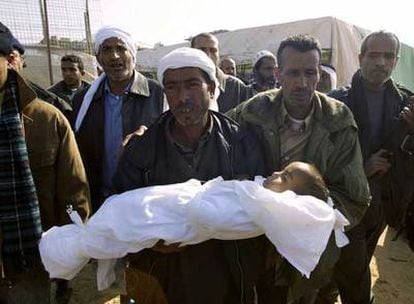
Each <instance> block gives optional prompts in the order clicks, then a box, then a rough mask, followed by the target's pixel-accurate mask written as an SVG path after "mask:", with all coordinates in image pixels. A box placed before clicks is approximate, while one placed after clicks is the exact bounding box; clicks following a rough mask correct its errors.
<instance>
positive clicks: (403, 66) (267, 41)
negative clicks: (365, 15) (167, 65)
mask: <svg viewBox="0 0 414 304" xmlns="http://www.w3.org/2000/svg"><path fill="white" fill-rule="evenodd" d="M301 33H302V34H309V35H311V36H313V37H315V38H317V39H318V40H319V42H320V44H321V46H322V49H323V50H326V51H328V52H331V58H330V60H329V58H328V61H329V62H326V63H329V64H331V65H333V66H334V67H335V69H336V71H337V79H338V87H341V86H345V85H348V84H349V83H350V82H351V78H352V75H353V74H354V73H355V71H356V70H357V69H358V67H359V62H358V54H359V48H360V44H361V42H362V39H363V37H364V36H365V35H366V34H367V33H369V31H368V30H366V29H363V28H361V27H358V26H356V25H353V24H350V23H347V22H344V21H341V20H339V19H337V18H334V17H323V18H317V19H308V20H301V21H295V22H289V23H282V24H275V25H267V26H260V27H254V28H246V29H239V30H234V31H229V32H223V33H217V34H216V37H217V39H218V40H219V44H220V55H221V56H223V57H224V56H229V57H231V58H233V59H234V60H235V61H236V63H237V64H241V63H247V64H251V63H252V62H253V58H254V55H255V54H256V53H257V52H258V51H260V50H269V51H271V52H272V53H274V54H276V53H277V49H278V47H279V44H280V42H281V41H282V40H283V39H284V38H286V37H288V36H290V35H295V34H301ZM182 46H189V42H184V43H180V44H175V45H170V46H166V47H159V48H154V49H147V50H142V51H139V52H138V54H137V66H138V69H139V70H143V71H155V69H156V66H157V62H158V60H159V59H160V58H161V57H163V56H164V55H165V54H167V53H168V52H170V51H172V50H173V49H176V48H178V47H182ZM413 71H414V48H412V47H409V46H403V48H402V52H401V60H400V64H399V65H398V66H397V68H396V71H395V78H396V80H397V81H399V83H401V84H402V85H405V86H407V87H408V88H413V87H414V81H413V78H414V72H413Z"/></svg>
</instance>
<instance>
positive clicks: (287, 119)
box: [281, 98, 315, 133]
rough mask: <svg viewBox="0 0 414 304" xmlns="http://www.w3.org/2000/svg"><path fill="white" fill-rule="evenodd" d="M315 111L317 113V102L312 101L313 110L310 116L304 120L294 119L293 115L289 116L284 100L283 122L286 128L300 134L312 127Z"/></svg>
mask: <svg viewBox="0 0 414 304" xmlns="http://www.w3.org/2000/svg"><path fill="white" fill-rule="evenodd" d="M314 111H315V102H314V101H312V109H311V110H310V112H309V114H308V115H307V116H306V117H305V118H304V119H297V118H293V117H292V116H291V115H289V113H288V111H287V109H286V105H285V102H284V99H283V98H282V107H281V115H282V121H283V123H284V125H285V126H287V127H288V128H290V129H292V130H293V131H297V132H300V133H303V132H305V131H308V129H309V127H310V125H311V122H312V117H313V113H314Z"/></svg>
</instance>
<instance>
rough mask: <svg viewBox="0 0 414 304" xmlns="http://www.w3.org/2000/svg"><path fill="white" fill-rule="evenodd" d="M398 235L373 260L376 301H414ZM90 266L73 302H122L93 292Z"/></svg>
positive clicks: (412, 258) (412, 259)
mask: <svg viewBox="0 0 414 304" xmlns="http://www.w3.org/2000/svg"><path fill="white" fill-rule="evenodd" d="M395 235H396V232H395V230H393V229H391V228H388V229H386V230H385V232H384V233H383V234H382V236H381V238H380V240H379V242H378V245H377V248H376V251H375V256H374V258H373V260H372V262H371V272H372V285H373V291H374V293H375V300H376V302H375V303H376V304H414V252H413V251H411V249H410V248H409V247H408V244H407V242H406V241H405V240H404V239H403V237H399V238H398V239H397V240H395V241H394V240H393V238H394V237H395ZM89 270H90V271H86V273H85V274H83V275H81V277H80V278H78V279H77V280H76V281H75V283H76V292H75V294H74V295H73V298H72V301H71V303H70V304H86V303H87V304H103V303H105V304H119V299H118V298H114V299H112V300H111V298H112V297H111V296H109V295H99V296H98V295H97V294H94V293H93V292H91V290H90V286H91V285H92V284H93V283H92V282H91V280H93V279H92V278H94V275H92V268H91V267H89ZM88 272H89V273H88ZM137 304H138V303H137Z"/></svg>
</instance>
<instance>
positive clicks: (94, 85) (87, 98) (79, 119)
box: [75, 73, 106, 132]
mask: <svg viewBox="0 0 414 304" xmlns="http://www.w3.org/2000/svg"><path fill="white" fill-rule="evenodd" d="M105 77H106V74H105V73H102V74H101V75H99V77H98V78H96V79H95V80H94V81H93V82H92V83H91V86H90V87H89V89H88V91H86V94H85V96H84V97H83V101H82V105H81V107H80V109H79V112H78V116H76V121H75V132H78V131H79V128H80V127H81V125H82V122H83V119H84V118H85V116H86V113H87V112H88V109H89V106H90V105H91V102H92V99H93V96H94V95H95V93H96V91H97V90H98V88H99V86H100V84H101V82H102V81H103V80H104V79H105Z"/></svg>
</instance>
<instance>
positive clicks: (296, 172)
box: [263, 162, 311, 192]
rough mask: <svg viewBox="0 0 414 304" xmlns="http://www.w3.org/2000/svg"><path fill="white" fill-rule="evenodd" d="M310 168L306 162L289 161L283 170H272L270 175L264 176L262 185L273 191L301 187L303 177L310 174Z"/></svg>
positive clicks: (293, 189)
mask: <svg viewBox="0 0 414 304" xmlns="http://www.w3.org/2000/svg"><path fill="white" fill-rule="evenodd" d="M310 170H311V169H310V166H309V165H308V164H306V163H301V162H293V163H290V164H289V165H287V166H286V167H285V169H284V170H283V171H278V172H273V174H272V175H271V176H269V177H268V178H266V180H265V181H264V182H263V187H265V188H267V189H269V190H272V191H274V192H283V191H286V190H292V191H295V190H296V189H301V188H302V183H304V181H305V177H306V176H308V175H309V174H311V171H310Z"/></svg>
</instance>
